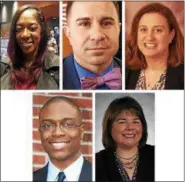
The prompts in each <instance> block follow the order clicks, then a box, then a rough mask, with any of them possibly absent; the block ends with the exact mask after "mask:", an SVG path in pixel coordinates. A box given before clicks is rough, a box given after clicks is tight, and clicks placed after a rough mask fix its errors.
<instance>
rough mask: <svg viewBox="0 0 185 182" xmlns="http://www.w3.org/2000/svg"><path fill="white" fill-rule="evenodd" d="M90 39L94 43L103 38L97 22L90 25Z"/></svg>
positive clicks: (103, 35)
mask: <svg viewBox="0 0 185 182" xmlns="http://www.w3.org/2000/svg"><path fill="white" fill-rule="evenodd" d="M90 38H91V40H94V41H101V40H103V39H104V38H105V34H104V31H103V29H102V27H101V25H100V24H99V23H98V22H96V23H94V24H92V27H91V30H90Z"/></svg>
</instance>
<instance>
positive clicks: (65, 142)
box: [33, 97, 92, 181]
mask: <svg viewBox="0 0 185 182" xmlns="http://www.w3.org/2000/svg"><path fill="white" fill-rule="evenodd" d="M81 120H82V116H81V112H80V109H79V107H78V106H77V105H76V104H75V103H74V102H73V101H72V100H71V99H69V98H66V97H53V98H51V99H50V100H48V101H47V102H46V103H45V104H44V106H43V107H42V108H41V110H40V113H39V122H40V126H39V132H40V136H41V142H42V145H43V148H44V150H45V151H46V152H47V154H48V156H49V159H50V160H49V162H48V163H47V165H46V166H45V167H44V168H41V169H39V170H37V171H35V172H34V174H33V181H92V167H91V164H90V163H89V162H88V161H87V160H86V159H84V158H83V156H82V154H81V152H80V143H81V139H83V131H84V129H83V124H82V122H81Z"/></svg>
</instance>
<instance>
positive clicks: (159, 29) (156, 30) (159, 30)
mask: <svg viewBox="0 0 185 182" xmlns="http://www.w3.org/2000/svg"><path fill="white" fill-rule="evenodd" d="M154 31H155V32H156V33H161V32H162V31H163V30H162V29H161V28H156V29H155V30H154Z"/></svg>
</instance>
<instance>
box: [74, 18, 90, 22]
mask: <svg viewBox="0 0 185 182" xmlns="http://www.w3.org/2000/svg"><path fill="white" fill-rule="evenodd" d="M84 20H90V18H89V17H80V18H77V19H76V22H77V21H84Z"/></svg>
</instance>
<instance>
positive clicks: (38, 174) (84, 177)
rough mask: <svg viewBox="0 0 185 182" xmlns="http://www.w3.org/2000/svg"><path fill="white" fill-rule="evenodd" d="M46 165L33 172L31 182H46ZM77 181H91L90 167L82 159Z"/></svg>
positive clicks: (89, 164)
mask: <svg viewBox="0 0 185 182" xmlns="http://www.w3.org/2000/svg"><path fill="white" fill-rule="evenodd" d="M47 173H48V164H47V165H46V166H45V167H43V168H41V169H39V170H37V171H34V172H33V181H40V182H41V181H43V182H44V181H47ZM79 181H92V165H91V163H89V162H88V161H87V160H85V159H84V163H83V166H82V171H81V174H80V177H79Z"/></svg>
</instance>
